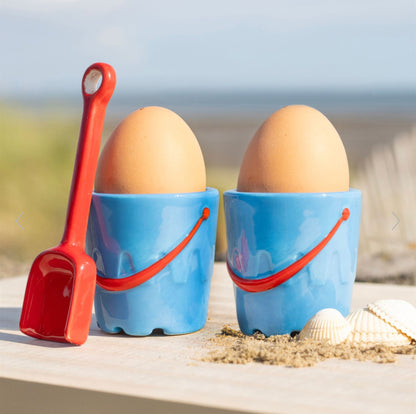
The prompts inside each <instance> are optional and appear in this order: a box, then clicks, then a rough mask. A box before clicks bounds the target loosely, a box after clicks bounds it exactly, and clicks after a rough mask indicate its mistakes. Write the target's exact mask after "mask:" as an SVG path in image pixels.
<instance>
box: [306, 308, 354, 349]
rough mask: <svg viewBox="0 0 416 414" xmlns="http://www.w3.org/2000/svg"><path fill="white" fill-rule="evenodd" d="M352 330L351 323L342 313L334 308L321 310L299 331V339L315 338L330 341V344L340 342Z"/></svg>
mask: <svg viewBox="0 0 416 414" xmlns="http://www.w3.org/2000/svg"><path fill="white" fill-rule="evenodd" d="M350 332H351V326H350V324H349V323H348V322H347V321H346V320H345V318H344V317H343V316H342V315H341V313H340V312H339V311H338V310H336V309H332V308H326V309H322V310H320V311H319V312H318V313H316V314H315V315H314V316H312V318H311V319H310V320H309V321H308V323H307V324H306V325H305V326H304V328H303V329H302V330H301V331H300V333H299V339H301V340H302V339H308V338H310V339H314V340H316V341H328V342H329V343H330V344H332V345H335V344H339V343H341V342H343V341H345V339H346V338H347V336H348V335H349V333H350Z"/></svg>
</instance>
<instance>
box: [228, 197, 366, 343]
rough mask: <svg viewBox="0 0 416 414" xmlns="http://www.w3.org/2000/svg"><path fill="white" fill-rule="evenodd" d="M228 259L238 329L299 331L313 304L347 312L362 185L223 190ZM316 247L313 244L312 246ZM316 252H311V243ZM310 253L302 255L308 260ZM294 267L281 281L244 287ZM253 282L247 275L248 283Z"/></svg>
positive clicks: (315, 307)
mask: <svg viewBox="0 0 416 414" xmlns="http://www.w3.org/2000/svg"><path fill="white" fill-rule="evenodd" d="M224 206H225V218H226V226H227V242H228V251H227V262H228V266H229V273H230V275H234V278H235V279H233V280H235V281H237V280H241V281H242V282H243V284H242V285H244V289H243V288H240V287H238V286H237V285H236V284H235V285H234V286H235V300H236V307H237V318H238V323H239V325H240V329H241V331H242V332H243V333H245V334H248V335H251V334H253V333H254V332H255V331H261V332H262V333H263V334H265V335H266V336H269V335H277V334H279V335H281V334H287V333H292V332H295V331H300V330H301V329H302V328H303V327H304V325H305V324H306V322H307V321H308V320H309V319H310V318H311V317H312V316H313V315H314V314H315V313H316V312H318V311H319V310H321V309H324V308H335V309H338V310H339V311H340V312H341V313H342V314H343V315H344V316H346V315H347V314H348V313H349V311H350V306H351V296H352V287H353V283H354V280H355V274H356V265H357V252H358V239H359V229H360V218H361V192H360V191H359V190H355V189H350V190H349V191H345V192H334V193H246V192H238V191H236V190H231V191H226V192H225V193H224ZM317 246H318V247H317ZM317 249H318V250H319V252H318V253H317V254H316V255H315V256H314V257H313V258H312V259H310V256H311V255H313V252H314V251H315V250H317ZM308 257H309V259H310V260H309V259H308ZM294 268H299V270H298V271H297V272H295V273H294V275H293V276H292V277H290V278H288V279H287V281H285V282H283V283H282V284H280V285H278V286H276V287H273V288H267V290H263V291H247V290H246V289H249V288H247V287H246V286H245V285H246V284H247V281H249V283H253V282H254V283H259V282H256V281H258V280H260V279H262V280H261V282H260V284H263V282H264V281H265V280H266V279H267V278H269V279H270V278H271V275H274V274H277V276H279V275H280V274H285V272H286V271H288V270H289V273H290V270H291V269H294ZM250 281H253V282H250Z"/></svg>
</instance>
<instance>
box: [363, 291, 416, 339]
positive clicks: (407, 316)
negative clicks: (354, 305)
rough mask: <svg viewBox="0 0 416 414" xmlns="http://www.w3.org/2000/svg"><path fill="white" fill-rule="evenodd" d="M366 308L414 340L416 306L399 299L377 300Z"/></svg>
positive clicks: (415, 333)
mask: <svg viewBox="0 0 416 414" xmlns="http://www.w3.org/2000/svg"><path fill="white" fill-rule="evenodd" d="M367 308H368V309H369V310H370V311H371V312H372V313H374V314H375V315H377V316H378V317H379V318H381V319H383V321H386V322H387V323H388V324H390V325H391V326H393V327H394V328H396V329H397V330H399V331H400V332H402V333H403V334H405V335H406V336H408V337H409V338H411V339H413V340H414V341H416V308H415V307H414V306H413V305H412V304H411V303H409V302H406V301H405V300H399V299H384V300H378V301H376V302H374V303H370V304H369V305H367Z"/></svg>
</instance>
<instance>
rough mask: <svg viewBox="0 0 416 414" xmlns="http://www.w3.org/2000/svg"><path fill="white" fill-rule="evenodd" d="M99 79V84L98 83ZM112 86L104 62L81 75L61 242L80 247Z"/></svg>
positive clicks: (111, 73) (112, 75) (112, 73)
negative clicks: (74, 148) (79, 115)
mask: <svg viewBox="0 0 416 414" xmlns="http://www.w3.org/2000/svg"><path fill="white" fill-rule="evenodd" d="M100 80H101V84H99V82H100ZM115 86H116V73H115V71H114V69H113V68H112V67H111V66H110V65H108V64H106V63H94V64H92V65H91V66H90V67H89V68H88V69H87V70H86V71H85V73H84V76H83V78H82V96H83V98H84V112H83V115H82V122H81V129H80V133H79V140H78V147H77V155H76V158H75V165H74V172H73V175H72V184H71V191H70V194H69V200H68V208H67V216H66V224H65V230H64V234H63V237H62V241H61V243H70V244H72V245H77V246H79V247H81V248H82V249H84V246H85V236H86V233H87V225H88V215H89V210H90V204H91V197H92V190H93V187H94V179H95V171H96V169H97V163H98V155H99V152H100V143H101V134H102V131H103V126H104V118H105V111H106V108H107V104H108V102H109V100H110V98H111V95H112V94H113V91H114V88H115Z"/></svg>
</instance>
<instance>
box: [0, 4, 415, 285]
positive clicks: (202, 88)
mask: <svg viewBox="0 0 416 414" xmlns="http://www.w3.org/2000/svg"><path fill="white" fill-rule="evenodd" d="M99 5H100V7H98V6H99ZM0 11H1V14H0V33H1V35H2V38H3V39H6V38H7V39H8V41H7V42H3V44H2V45H1V46H0V47H1V48H2V52H3V57H4V62H5V65H3V66H4V67H3V68H2V69H1V72H0V74H1V75H2V76H1V80H0V142H1V151H0V169H1V174H0V188H1V191H2V197H1V202H0V277H7V276H13V275H17V274H23V273H26V272H27V271H28V267H29V266H30V263H31V262H32V260H33V258H34V257H35V255H36V254H37V253H39V252H40V251H42V250H44V249H45V248H48V247H51V246H53V245H55V244H57V243H58V242H59V240H60V237H61V234H62V231H63V225H64V220H65V213H66V204H67V198H68V193H69V187H70V183H71V177H72V168H73V162H74V157H75V151H76V144H77V139H78V133H79V126H80V120H81V115H82V98H81V91H80V82H81V77H82V74H83V72H84V70H85V69H86V67H88V66H89V64H91V63H93V62H94V61H105V62H108V63H110V64H111V65H113V66H114V68H115V70H116V72H117V76H118V86H117V89H116V91H115V93H114V95H113V98H112V100H111V102H110V104H109V106H108V109H107V118H106V123H105V129H104V133H103V143H105V141H106V139H107V138H108V137H109V136H110V134H111V132H112V130H113V129H114V128H115V126H116V125H117V124H118V123H119V122H120V121H121V120H122V119H123V118H124V117H125V116H127V115H128V114H129V113H131V112H132V111H134V110H136V109H138V108H140V107H143V106H148V105H158V106H164V107H167V108H169V109H172V110H173V111H175V112H177V113H178V114H179V115H180V116H181V117H182V118H183V119H184V120H185V121H186V122H187V123H188V124H189V126H190V127H191V128H192V130H193V131H194V133H195V135H196V136H197V138H198V140H199V142H200V145H201V148H202V151H203V154H204V157H205V162H206V167H207V178H208V185H209V186H212V187H216V188H218V189H219V190H220V191H221V192H222V191H224V190H227V189H231V188H235V186H236V181H237V176H238V170H239V165H240V162H241V160H242V157H243V154H244V151H245V149H246V146H247V144H248V142H249V141H250V139H251V138H252V136H253V134H254V133H255V131H256V130H257V128H258V127H259V126H260V125H261V123H262V122H263V121H264V120H265V119H266V118H267V117H268V116H270V115H271V114H272V113H273V112H274V111H276V110H278V109H279V108H281V107H283V106H285V105H290V104H305V105H310V106H313V107H315V108H316V109H318V110H320V111H321V112H323V113H324V114H325V115H326V116H327V117H328V118H329V120H330V121H331V122H332V123H333V124H334V126H335V127H336V129H337V130H338V132H339V134H340V136H341V138H342V140H343V142H344V145H345V148H346V151H347V155H348V159H349V165H350V173H351V185H352V186H353V187H356V188H359V189H361V190H362V191H363V215H362V226H361V239H360V253H359V263H358V270H357V279H358V280H361V281H376V282H390V283H391V282H393V283H406V284H415V283H416V214H415V211H416V76H415V73H416V57H415V49H414V44H415V43H414V42H415V41H416V29H415V23H416V20H415V16H416V12H415V5H414V3H413V2H412V1H398V2H393V1H391V2H388V1H384V2H383V1H382V2H376V1H369V2H367V3H366V4H364V5H363V4H361V3H360V2H356V1H352V2H343V1H341V2H339V3H337V4H336V5H335V3H334V4H331V3H329V2H326V1H318V2H316V3H314V7H312V6H311V5H310V4H309V3H308V2H305V1H301V2H299V4H297V5H291V6H290V5H288V4H286V3H285V2H279V1H277V2H269V1H265V2H262V1H260V2H258V4H256V5H253V4H249V3H244V2H234V1H231V2H229V4H226V5H221V3H220V2H216V1H214V2H213V4H212V5H211V6H210V7H208V6H201V5H199V6H196V5H195V4H194V3H192V2H189V1H180V2H178V4H177V5H176V6H175V7H174V6H172V5H169V3H168V2H161V1H157V2H155V4H153V5H148V4H146V3H143V2H132V1H124V2H120V4H118V5H113V4H111V3H110V2H107V1H102V2H100V3H98V2H96V1H90V2H79V1H76V0H73V1H66V2H65V1H58V0H56V1H51V0H43V1H40V2H32V1H29V0H26V1H23V2H19V5H11V4H8V5H6V4H3V3H2V4H1V5H0ZM94 16H95V17H94ZM93 17H94V20H92V19H93ZM134 17H135V18H136V19H137V20H138V23H137V25H136V24H135V22H134ZM70 18H72V19H75V20H74V21H73V22H70ZM95 18H96V19H95ZM88 42H89V43H88ZM6 43H7V44H6ZM87 45H88V47H86V46H87ZM311 139H313V137H311ZM221 208H222V206H221ZM221 208H220V218H219V223H218V235H217V260H224V258H225V251H226V240H225V230H224V229H225V224H224V215H223V212H222V210H221Z"/></svg>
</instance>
